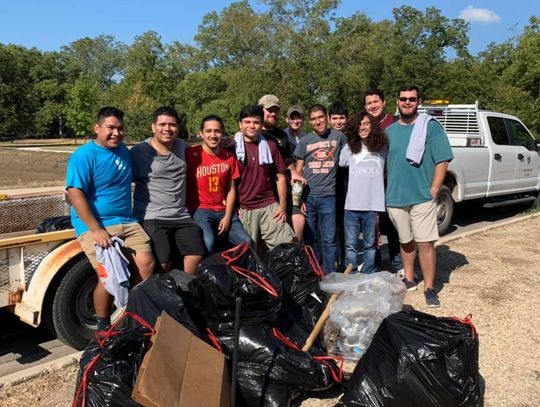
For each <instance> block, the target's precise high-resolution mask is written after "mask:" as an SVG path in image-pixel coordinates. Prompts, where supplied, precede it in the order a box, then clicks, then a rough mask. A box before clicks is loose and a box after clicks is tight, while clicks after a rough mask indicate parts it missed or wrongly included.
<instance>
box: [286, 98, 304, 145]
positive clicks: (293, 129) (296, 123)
mask: <svg viewBox="0 0 540 407" xmlns="http://www.w3.org/2000/svg"><path fill="white" fill-rule="evenodd" d="M285 121H286V122H287V124H288V125H289V126H288V127H287V128H286V129H285V130H284V131H285V133H287V136H288V137H289V142H290V143H292V144H294V146H295V148H296V145H297V144H298V140H300V138H301V137H302V136H303V135H304V134H305V133H304V132H303V131H302V126H303V125H304V110H303V109H302V108H301V107H299V106H291V107H289V109H288V110H287V117H286V118H285Z"/></svg>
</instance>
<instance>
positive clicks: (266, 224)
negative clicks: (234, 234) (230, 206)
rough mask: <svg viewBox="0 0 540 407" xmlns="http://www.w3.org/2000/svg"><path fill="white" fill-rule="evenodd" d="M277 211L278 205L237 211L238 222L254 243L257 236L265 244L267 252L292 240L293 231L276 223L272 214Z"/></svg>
mask: <svg viewBox="0 0 540 407" xmlns="http://www.w3.org/2000/svg"><path fill="white" fill-rule="evenodd" d="M278 209H279V205H278V204H277V202H276V203H273V204H272V205H269V206H265V207H264V208H258V209H242V208H240V209H239V210H238V217H239V218H240V222H242V225H243V226H244V229H246V232H248V235H249V236H250V237H251V239H253V241H254V242H255V243H257V241H258V240H259V236H260V237H261V239H262V240H264V242H265V243H266V246H267V247H268V249H269V250H272V249H273V248H274V247H276V246H277V245H279V244H281V243H289V242H291V241H292V240H293V239H294V231H293V230H292V228H291V226H290V225H289V224H288V223H281V222H277V221H276V220H275V219H274V213H276V211H277V210H278Z"/></svg>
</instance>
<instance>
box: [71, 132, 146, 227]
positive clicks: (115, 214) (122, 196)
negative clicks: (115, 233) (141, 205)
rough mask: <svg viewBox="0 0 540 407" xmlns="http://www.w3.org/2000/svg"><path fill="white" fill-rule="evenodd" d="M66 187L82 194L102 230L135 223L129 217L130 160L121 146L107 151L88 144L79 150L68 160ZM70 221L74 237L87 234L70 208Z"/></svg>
mask: <svg viewBox="0 0 540 407" xmlns="http://www.w3.org/2000/svg"><path fill="white" fill-rule="evenodd" d="M67 188H77V189H80V190H81V191H83V192H84V195H85V197H86V200H87V201H88V205H90V209H91V210H92V213H93V214H94V216H95V218H96V220H97V221H98V222H99V223H100V224H101V225H102V226H104V227H105V226H113V225H118V224H122V223H135V222H136V220H135V218H133V217H132V216H131V157H130V155H129V150H128V149H127V147H126V146H125V145H124V144H121V145H120V146H119V147H117V148H114V149H108V148H105V147H102V146H100V145H98V144H96V143H95V142H91V143H88V144H85V145H84V146H82V147H80V148H78V149H77V150H76V151H75V152H74V153H73V154H72V155H71V157H70V158H69V161H68V165H67V175H66V189H67ZM71 222H72V224H73V227H74V228H75V233H76V234H77V236H80V235H82V234H83V233H84V232H87V231H88V226H86V225H85V223H84V222H83V221H82V220H81V219H80V218H79V216H78V215H77V213H76V212H75V210H74V208H73V207H72V208H71Z"/></svg>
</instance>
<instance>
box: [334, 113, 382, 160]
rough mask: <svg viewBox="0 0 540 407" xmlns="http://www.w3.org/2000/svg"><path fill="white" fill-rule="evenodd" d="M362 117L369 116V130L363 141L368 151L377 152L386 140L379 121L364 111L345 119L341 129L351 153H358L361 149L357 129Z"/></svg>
mask: <svg viewBox="0 0 540 407" xmlns="http://www.w3.org/2000/svg"><path fill="white" fill-rule="evenodd" d="M364 117H367V118H369V121H370V122H371V132H370V133H369V136H368V138H367V140H366V142H365V143H366V146H367V148H368V151H370V152H372V153H378V152H379V151H381V150H382V149H384V148H385V147H386V146H387V145H388V140H387V138H386V136H385V135H384V131H383V130H382V129H381V126H380V125H379V122H378V121H377V120H376V119H374V118H373V117H371V116H370V115H369V114H368V113H367V112H365V111H361V112H360V113H355V114H353V115H352V116H351V117H349V120H347V123H346V124H345V128H344V130H343V132H344V133H345V135H346V136H347V144H348V145H349V148H350V149H351V152H352V153H353V154H358V153H359V152H360V151H361V150H362V141H361V139H360V135H359V134H358V131H359V130H360V123H361V122H362V120H364Z"/></svg>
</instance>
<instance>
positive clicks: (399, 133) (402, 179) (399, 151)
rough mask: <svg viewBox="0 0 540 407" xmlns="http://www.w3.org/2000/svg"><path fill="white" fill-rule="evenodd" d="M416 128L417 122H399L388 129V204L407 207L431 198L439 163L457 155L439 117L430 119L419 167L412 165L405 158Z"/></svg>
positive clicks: (392, 206)
mask: <svg viewBox="0 0 540 407" xmlns="http://www.w3.org/2000/svg"><path fill="white" fill-rule="evenodd" d="M413 127H414V125H413V124H410V125H403V124H400V123H399V122H396V123H394V124H393V125H391V126H390V127H388V128H387V129H386V135H387V136H388V144H389V147H388V158H387V161H386V162H387V169H388V184H387V187H386V206H388V207H390V208H403V207H406V206H411V205H418V204H421V203H424V202H428V201H431V200H432V199H433V198H432V197H431V184H432V183H433V176H434V174H435V165H437V164H438V163H441V162H443V161H450V160H452V158H454V156H453V154H452V149H451V148H450V142H449V141H448V137H447V136H446V133H445V131H444V129H443V128H442V126H441V125H440V124H439V122H437V121H436V120H430V121H429V123H428V127H427V135H426V148H425V151H424V155H423V157H422V161H421V163H420V165H419V166H414V165H411V164H410V163H409V162H408V161H407V159H406V158H405V157H406V154H407V146H408V145H409V140H410V139H411V134H412V130H413Z"/></svg>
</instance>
